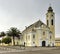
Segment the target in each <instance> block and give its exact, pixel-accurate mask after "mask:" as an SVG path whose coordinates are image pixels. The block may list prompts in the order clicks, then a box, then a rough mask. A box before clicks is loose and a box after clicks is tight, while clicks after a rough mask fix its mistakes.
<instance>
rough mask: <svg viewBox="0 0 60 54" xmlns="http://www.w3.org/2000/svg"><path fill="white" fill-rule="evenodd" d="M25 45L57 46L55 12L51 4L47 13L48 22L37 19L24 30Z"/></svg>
mask: <svg viewBox="0 0 60 54" xmlns="http://www.w3.org/2000/svg"><path fill="white" fill-rule="evenodd" d="M22 36H23V43H24V45H25V46H55V13H54V12H53V9H52V7H51V6H49V7H48V10H47V13H46V24H45V23H43V22H42V21H41V20H38V21H36V22H35V23H33V24H31V25H30V26H28V27H26V29H25V30H24V31H23V32H22Z"/></svg>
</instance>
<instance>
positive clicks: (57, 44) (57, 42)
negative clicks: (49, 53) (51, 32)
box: [55, 38, 60, 47]
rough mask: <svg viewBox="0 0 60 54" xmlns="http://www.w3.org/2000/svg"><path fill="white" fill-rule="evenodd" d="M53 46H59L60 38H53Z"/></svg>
mask: <svg viewBox="0 0 60 54" xmlns="http://www.w3.org/2000/svg"><path fill="white" fill-rule="evenodd" d="M55 46H57V47H58V46H60V38H55Z"/></svg>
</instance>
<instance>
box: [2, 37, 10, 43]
mask: <svg viewBox="0 0 60 54" xmlns="http://www.w3.org/2000/svg"><path fill="white" fill-rule="evenodd" d="M2 43H5V44H9V43H11V38H10V37H6V38H3V39H2Z"/></svg>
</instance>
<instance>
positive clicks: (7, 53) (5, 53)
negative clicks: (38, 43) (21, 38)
mask: <svg viewBox="0 0 60 54" xmlns="http://www.w3.org/2000/svg"><path fill="white" fill-rule="evenodd" d="M0 54H60V47H33V48H32V47H31V48H29V47H27V48H20V47H18V46H17V47H15V46H14V47H12V46H11V47H10V46H9V47H0Z"/></svg>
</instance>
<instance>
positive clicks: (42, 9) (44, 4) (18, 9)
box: [0, 0, 60, 37]
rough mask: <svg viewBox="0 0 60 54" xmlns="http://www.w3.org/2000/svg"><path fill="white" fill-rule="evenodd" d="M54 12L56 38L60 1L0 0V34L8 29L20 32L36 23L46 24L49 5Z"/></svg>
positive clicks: (59, 31)
mask: <svg viewBox="0 0 60 54" xmlns="http://www.w3.org/2000/svg"><path fill="white" fill-rule="evenodd" d="M50 3H51V6H52V8H53V11H54V12H55V25H56V26H55V31H56V37H59V36H60V6H59V5H60V0H0V32H1V31H7V30H8V29H9V28H10V27H17V28H18V29H20V30H21V31H22V30H24V29H25V26H29V25H30V24H32V23H34V22H36V21H38V20H39V19H40V20H41V21H43V22H44V23H46V15H45V14H46V12H47V9H48V7H49V4H50Z"/></svg>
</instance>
